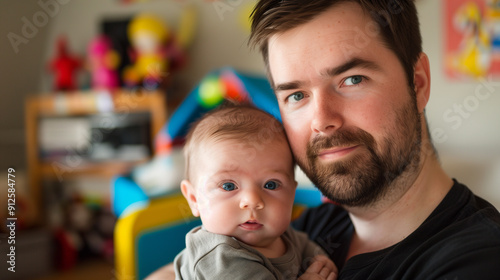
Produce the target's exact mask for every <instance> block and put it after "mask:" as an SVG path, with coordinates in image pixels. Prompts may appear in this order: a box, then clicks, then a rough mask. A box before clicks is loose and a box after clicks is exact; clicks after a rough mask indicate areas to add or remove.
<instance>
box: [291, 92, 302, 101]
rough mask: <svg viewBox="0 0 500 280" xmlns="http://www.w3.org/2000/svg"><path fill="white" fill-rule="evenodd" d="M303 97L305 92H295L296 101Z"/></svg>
mask: <svg viewBox="0 0 500 280" xmlns="http://www.w3.org/2000/svg"><path fill="white" fill-rule="evenodd" d="M303 98H304V93H303V92H300V91H297V92H296V93H294V94H293V99H295V101H299V100H301V99H303Z"/></svg>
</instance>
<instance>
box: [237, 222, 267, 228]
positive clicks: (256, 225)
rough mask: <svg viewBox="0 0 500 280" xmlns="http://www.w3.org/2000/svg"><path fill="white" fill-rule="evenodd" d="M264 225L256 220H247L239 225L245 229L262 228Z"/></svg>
mask: <svg viewBox="0 0 500 280" xmlns="http://www.w3.org/2000/svg"><path fill="white" fill-rule="evenodd" d="M263 226H264V225H263V224H261V223H259V222H258V221H257V220H248V221H246V222H245V223H243V224H240V227H241V228H243V229H245V230H258V229H260V228H262V227H263Z"/></svg>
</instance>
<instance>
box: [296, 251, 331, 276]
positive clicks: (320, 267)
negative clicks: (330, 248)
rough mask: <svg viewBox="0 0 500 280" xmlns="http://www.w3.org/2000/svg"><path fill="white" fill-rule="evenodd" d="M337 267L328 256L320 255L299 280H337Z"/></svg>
mask: <svg viewBox="0 0 500 280" xmlns="http://www.w3.org/2000/svg"><path fill="white" fill-rule="evenodd" d="M337 274H338V269H337V266H335V264H334V263H333V262H332V260H330V259H329V258H328V257H327V256H323V255H318V256H316V257H314V260H313V261H312V262H311V264H310V265H309V267H308V268H307V270H306V272H304V274H302V275H301V276H300V277H299V280H335V279H337Z"/></svg>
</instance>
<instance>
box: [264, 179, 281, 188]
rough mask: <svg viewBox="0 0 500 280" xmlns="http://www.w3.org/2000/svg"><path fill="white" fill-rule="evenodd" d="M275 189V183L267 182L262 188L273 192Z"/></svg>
mask: <svg viewBox="0 0 500 280" xmlns="http://www.w3.org/2000/svg"><path fill="white" fill-rule="evenodd" d="M277 187H278V183H276V182H275V181H268V182H266V184H265V185H264V188H265V189H268V190H275V189H276V188H277Z"/></svg>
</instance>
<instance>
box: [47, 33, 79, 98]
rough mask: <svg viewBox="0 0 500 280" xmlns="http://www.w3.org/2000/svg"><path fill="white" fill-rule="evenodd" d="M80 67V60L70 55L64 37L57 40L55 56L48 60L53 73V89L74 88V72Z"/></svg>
mask: <svg viewBox="0 0 500 280" xmlns="http://www.w3.org/2000/svg"><path fill="white" fill-rule="evenodd" d="M80 68H81V60H80V58H78V57H77V56H74V55H71V54H70V53H69V51H68V45H67V41H66V38H65V37H60V38H59V40H58V41H57V48H56V57H55V58H54V59H53V60H52V61H51V62H50V70H51V71H52V72H54V74H55V82H54V89H55V90H57V91H64V90H75V89H76V83H75V73H76V71H77V70H79V69H80Z"/></svg>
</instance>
